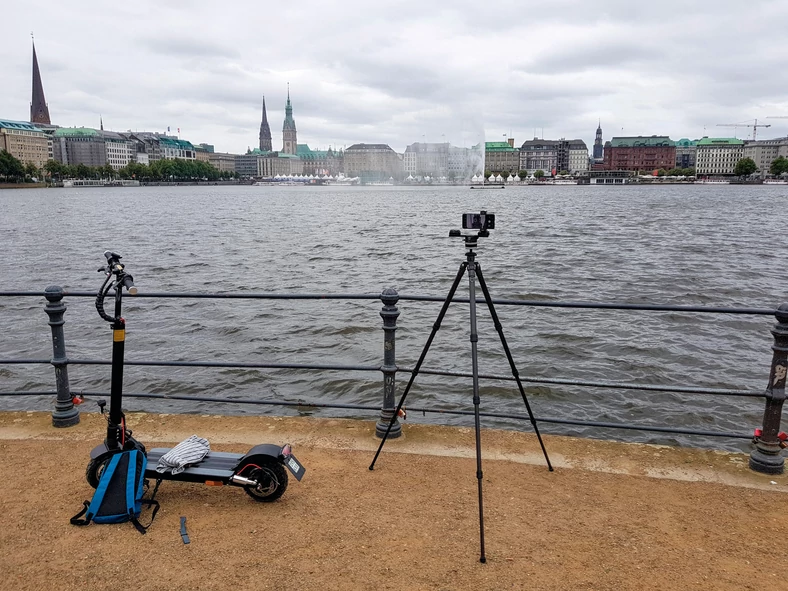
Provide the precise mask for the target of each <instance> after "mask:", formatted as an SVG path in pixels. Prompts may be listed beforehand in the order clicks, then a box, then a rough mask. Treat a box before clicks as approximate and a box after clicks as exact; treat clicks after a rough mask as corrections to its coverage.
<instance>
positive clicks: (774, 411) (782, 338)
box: [750, 304, 788, 474]
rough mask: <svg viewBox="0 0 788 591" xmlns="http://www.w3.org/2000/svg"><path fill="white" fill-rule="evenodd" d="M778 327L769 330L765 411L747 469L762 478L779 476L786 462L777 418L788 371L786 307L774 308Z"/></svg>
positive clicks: (783, 399)
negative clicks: (770, 359) (771, 353)
mask: <svg viewBox="0 0 788 591" xmlns="http://www.w3.org/2000/svg"><path fill="white" fill-rule="evenodd" d="M774 316H775V317H776V318H777V324H775V325H774V328H773V329H772V334H773V335H774V345H772V350H773V351H774V354H773V355H772V369H771V371H770V372H769V385H768V386H767V387H766V408H765V410H764V411H763V427H762V429H761V433H760V435H758V436H756V438H755V449H754V450H753V451H752V453H750V468H751V469H752V470H755V471H756V472H763V473H764V474H782V473H783V471H784V470H785V458H784V457H783V456H782V454H781V453H780V451H781V449H782V446H781V445H780V443H781V442H782V440H781V439H780V418H781V416H782V411H783V402H784V401H785V374H786V369H788V304H782V305H781V306H780V307H779V308H777V312H775V314H774Z"/></svg>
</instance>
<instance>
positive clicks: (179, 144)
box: [159, 137, 194, 150]
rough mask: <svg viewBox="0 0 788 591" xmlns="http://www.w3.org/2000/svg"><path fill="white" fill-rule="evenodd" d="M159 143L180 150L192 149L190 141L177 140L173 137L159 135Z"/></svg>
mask: <svg viewBox="0 0 788 591" xmlns="http://www.w3.org/2000/svg"><path fill="white" fill-rule="evenodd" d="M159 144H160V145H162V146H169V147H170V148H179V149H181V150H194V146H193V145H192V143H191V142H187V141H186V140H179V139H176V138H174V137H159Z"/></svg>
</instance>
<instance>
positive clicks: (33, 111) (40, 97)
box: [30, 41, 52, 125]
mask: <svg viewBox="0 0 788 591" xmlns="http://www.w3.org/2000/svg"><path fill="white" fill-rule="evenodd" d="M30 123H41V124H45V125H51V124H52V122H51V121H50V119H49V107H48V106H47V102H46V99H45V98H44V86H43V85H42V84H41V72H40V71H39V70H38V57H36V42H35V41H33V96H32V100H31V101H30Z"/></svg>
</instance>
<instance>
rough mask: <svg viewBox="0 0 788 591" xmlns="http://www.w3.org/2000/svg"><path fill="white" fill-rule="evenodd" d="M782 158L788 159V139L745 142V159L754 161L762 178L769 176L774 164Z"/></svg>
mask: <svg viewBox="0 0 788 591" xmlns="http://www.w3.org/2000/svg"><path fill="white" fill-rule="evenodd" d="M780 156H782V157H783V158H788V137H782V138H776V139H772V140H755V141H747V142H744V158H752V159H753V161H754V162H755V164H756V165H758V173H759V174H760V176H761V178H763V177H765V176H766V175H767V174H769V169H770V168H771V166H772V162H774V161H775V159H777V158H778V157H780Z"/></svg>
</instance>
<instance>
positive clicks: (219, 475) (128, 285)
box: [85, 251, 306, 502]
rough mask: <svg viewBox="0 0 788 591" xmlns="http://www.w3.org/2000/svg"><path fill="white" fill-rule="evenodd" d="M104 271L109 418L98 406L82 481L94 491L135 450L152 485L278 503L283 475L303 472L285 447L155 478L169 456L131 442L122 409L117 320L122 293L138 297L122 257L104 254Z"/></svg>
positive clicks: (122, 335)
mask: <svg viewBox="0 0 788 591" xmlns="http://www.w3.org/2000/svg"><path fill="white" fill-rule="evenodd" d="M104 257H105V258H106V259H107V265H106V267H101V268H100V269H99V272H103V273H105V274H106V275H107V278H106V279H105V280H104V283H103V285H102V286H101V288H100V289H99V291H98V295H97V296H96V310H97V311H98V313H99V316H101V318H102V319H104V320H106V321H107V322H109V323H110V324H111V325H112V382H111V386H110V406H109V412H108V413H105V406H106V401H104V400H100V401H99V402H98V405H99V408H100V409H101V413H102V415H104V416H105V417H106V419H107V435H106V438H105V439H104V442H103V443H102V444H101V445H98V446H96V447H95V448H94V449H93V450H92V451H91V452H90V462H88V466H87V470H86V471H85V477H86V479H87V481H88V484H90V486H92V487H93V488H96V487H97V486H98V483H99V480H100V478H101V473H102V471H103V470H104V468H105V467H106V466H107V465H108V463H109V460H110V458H111V457H112V456H113V455H114V454H116V453H119V452H121V451H125V450H131V449H137V450H139V451H141V452H142V453H144V454H146V456H147V459H148V461H147V468H146V470H145V477H146V478H151V479H155V480H157V481H158V480H176V481H181V482H199V483H204V484H207V485H211V486H223V485H234V486H240V487H243V489H244V490H245V491H246V493H247V494H248V495H249V496H250V497H252V498H253V499H254V500H255V501H261V502H270V501H275V500H276V499H278V498H279V497H281V496H282V495H283V494H284V492H285V490H286V489H287V484H288V471H289V472H290V473H291V474H292V475H293V476H294V477H295V478H296V479H297V480H299V481H300V480H301V479H302V478H303V476H304V473H305V472H306V470H305V468H304V467H303V466H302V465H301V463H300V462H299V461H298V460H297V459H296V457H295V455H293V452H292V449H291V446H290V445H289V444H286V445H284V446H281V447H280V446H278V445H274V444H270V443H267V444H261V445H255V446H254V447H253V448H252V449H250V450H249V451H248V452H247V453H246V454H235V453H226V452H216V451H213V450H211V451H208V453H207V455H205V456H204V457H203V459H202V460H200V461H199V462H196V463H193V464H188V465H187V466H186V468H185V469H183V471H181V472H177V473H175V474H173V472H172V471H170V470H167V471H165V472H158V471H157V470H156V466H157V465H158V463H159V459H160V458H161V457H162V456H164V455H165V454H166V453H167V452H169V451H170V449H169V448H154V449H151V450H147V451H146V449H145V446H144V445H143V444H142V443H141V442H140V441H138V440H137V439H135V438H134V437H133V436H132V432H131V429H129V428H128V427H127V426H126V416H125V415H124V413H123V410H122V404H123V357H124V348H125V340H126V321H125V319H124V318H123V317H122V316H121V308H122V299H123V290H126V291H127V292H128V293H129V294H131V295H134V294H136V293H137V288H136V287H134V279H133V277H132V276H131V275H130V274H129V273H127V272H126V270H125V266H124V265H123V264H122V263H121V262H120V259H121V256H120V255H118V254H116V253H114V252H110V251H106V252H104ZM112 290H114V298H115V311H114V316H110V315H109V314H107V313H106V311H105V310H104V300H105V298H106V297H107V296H108V295H110V292H111V291H112Z"/></svg>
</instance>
